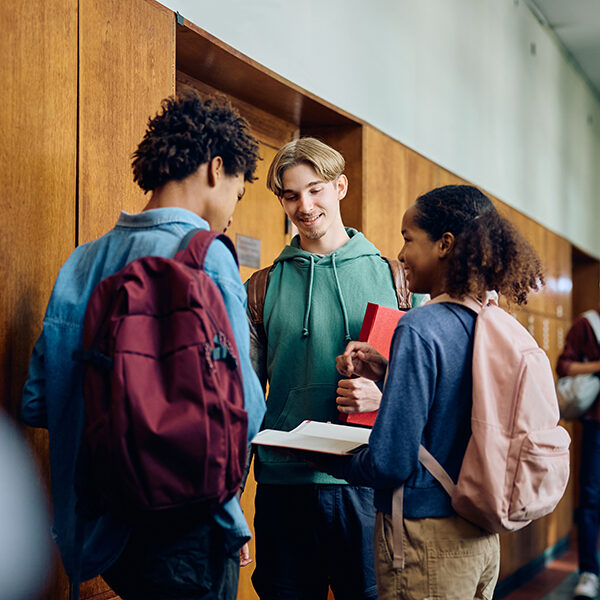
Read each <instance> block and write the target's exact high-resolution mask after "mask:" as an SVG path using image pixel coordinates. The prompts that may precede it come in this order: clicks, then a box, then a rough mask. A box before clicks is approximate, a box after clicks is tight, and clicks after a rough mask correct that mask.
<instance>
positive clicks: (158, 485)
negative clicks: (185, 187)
mask: <svg viewBox="0 0 600 600" xmlns="http://www.w3.org/2000/svg"><path fill="white" fill-rule="evenodd" d="M192 236H193V237H192ZM190 237H191V239H190V241H189V244H188V245H187V248H186V249H185V250H180V251H179V252H177V254H176V255H175V257H174V258H172V259H170V258H162V257H157V256H146V257H143V258H138V259H136V260H134V261H132V262H131V263H129V264H128V265H127V266H126V267H124V268H123V269H121V270H120V271H118V272H116V273H115V274H114V275H112V276H110V277H108V278H106V279H104V280H103V281H101V282H100V284H99V285H98V286H97V288H96V289H95V290H94V292H93V293H92V295H91V297H90V300H89V303H88V306H87V309H86V313H85V321H84V340H83V353H82V354H83V360H84V379H83V381H84V402H85V427H84V432H83V439H82V445H81V448H82V451H81V453H80V462H81V461H82V458H81V457H82V456H84V457H85V458H84V459H83V463H84V464H85V467H84V469H85V470H86V475H85V478H86V480H87V481H86V486H85V487H86V488H87V489H86V492H87V494H88V496H89V494H90V493H92V494H93V495H100V496H101V503H102V504H103V507H104V508H108V509H110V510H111V511H113V512H116V513H119V514H124V515H126V516H132V515H144V514H149V513H152V514H157V511H165V510H169V509H178V508H183V507H209V506H216V505H217V504H221V503H223V502H224V501H225V500H227V499H229V498H231V497H232V496H233V495H234V494H235V493H236V492H237V490H238V489H239V487H240V484H241V481H242V475H243V472H244V467H245V460H246V447H247V428H248V416H247V413H246V411H245V410H244V401H243V398H244V396H243V386H242V376H241V372H240V365H239V358H238V352H237V348H236V344H235V340H234V336H233V332H232V329H231V325H230V323H229V318H228V316H227V311H226V309H225V304H224V301H223V298H222V296H221V293H220V291H219V289H218V288H217V286H216V285H215V283H214V282H213V281H212V279H211V278H210V277H209V276H208V275H207V274H206V273H205V272H204V270H203V267H204V259H205V257H206V253H207V251H208V247H209V245H210V244H211V242H212V241H213V240H214V239H215V238H217V237H218V239H220V240H221V241H222V242H223V243H225V245H226V246H227V247H228V248H229V249H230V250H231V252H232V254H233V256H234V258H235V259H236V262H237V257H236V254H235V249H234V247H233V243H232V242H231V240H230V239H229V238H228V237H226V236H224V235H219V234H217V233H214V232H210V231H203V230H199V231H198V232H197V233H194V232H192V234H191V235H188V236H186V238H184V242H183V243H182V246H183V245H184V244H185V241H186V239H188V238H190ZM91 490H93V492H90V491H91ZM95 500H96V501H98V498H95Z"/></svg>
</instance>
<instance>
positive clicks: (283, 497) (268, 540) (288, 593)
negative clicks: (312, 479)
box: [252, 484, 377, 600]
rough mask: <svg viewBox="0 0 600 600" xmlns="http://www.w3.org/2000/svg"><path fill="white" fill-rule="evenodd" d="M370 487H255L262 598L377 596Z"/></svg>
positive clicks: (361, 599)
mask: <svg viewBox="0 0 600 600" xmlns="http://www.w3.org/2000/svg"><path fill="white" fill-rule="evenodd" d="M374 526H375V508H374V506H373V490H372V489H370V488H364V487H354V486H349V485H285V486H284V485H266V484H259V485H258V488H257V492H256V514H255V519H254V528H255V531H256V569H255V571H254V574H253V576H252V583H253V584H254V588H255V589H256V592H257V593H258V595H259V596H260V598H261V600H325V599H326V598H327V591H328V588H329V586H331V589H332V590H333V593H334V595H335V598H336V600H366V599H368V600H373V599H376V598H377V584H376V581H375V566H374V558H373V533H374Z"/></svg>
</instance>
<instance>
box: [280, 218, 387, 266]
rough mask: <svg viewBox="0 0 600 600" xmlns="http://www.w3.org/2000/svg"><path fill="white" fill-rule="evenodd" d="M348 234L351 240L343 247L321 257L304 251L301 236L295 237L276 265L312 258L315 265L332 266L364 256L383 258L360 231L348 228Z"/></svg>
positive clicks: (308, 260)
mask: <svg viewBox="0 0 600 600" xmlns="http://www.w3.org/2000/svg"><path fill="white" fill-rule="evenodd" d="M345 229H346V233H347V234H348V237H349V238H350V239H349V240H348V241H347V242H346V243H345V244H344V245H343V246H341V247H340V248H338V249H337V250H334V251H333V252H330V253H329V254H325V255H324V256H320V255H319V254H312V253H311V252H307V251H306V250H302V248H301V247H300V236H299V235H295V236H294V237H293V238H292V241H291V242H290V244H289V245H288V246H286V247H285V248H284V249H283V250H282V251H281V254H280V255H279V256H278V257H277V258H276V259H275V262H274V264H277V263H280V262H284V261H286V260H299V261H306V262H310V261H311V257H312V259H313V260H314V262H315V264H321V265H330V264H331V262H332V261H333V260H334V259H335V262H336V263H337V264H338V265H339V264H340V263H342V262H344V261H347V260H352V259H354V258H358V257H363V256H370V255H372V256H381V252H379V250H377V248H376V247H375V246H374V245H373V244H372V243H371V242H370V241H369V240H368V239H367V238H366V237H365V236H364V235H363V234H362V233H360V232H359V231H357V230H356V229H352V228H351V227H346V228H345Z"/></svg>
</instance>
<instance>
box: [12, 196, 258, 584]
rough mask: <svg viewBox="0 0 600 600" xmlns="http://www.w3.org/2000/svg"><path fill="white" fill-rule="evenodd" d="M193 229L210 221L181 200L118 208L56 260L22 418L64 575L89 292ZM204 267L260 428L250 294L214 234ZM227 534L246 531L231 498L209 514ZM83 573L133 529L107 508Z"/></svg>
mask: <svg viewBox="0 0 600 600" xmlns="http://www.w3.org/2000/svg"><path fill="white" fill-rule="evenodd" d="M192 228H201V229H208V223H207V222H206V221H204V220H203V219H201V218H200V217H199V216H197V215H196V214H194V213H192V212H190V211H188V210H185V209H182V208H159V209H153V210H148V211H145V212H142V213H139V214H135V215H131V214H128V213H125V212H123V213H121V216H120V218H119V220H118V221H117V224H116V225H115V227H114V228H113V229H112V230H111V231H109V232H108V233H107V234H106V235H104V236H103V237H101V238H99V239H97V240H95V241H93V242H90V243H88V244H84V245H82V246H79V247H78V248H76V249H75V251H74V252H73V253H72V254H71V256H70V257H69V259H68V260H67V262H66V263H65V264H64V265H63V267H62V268H61V270H60V272H59V274H58V277H57V280H56V283H55V285H54V289H53V291H52V295H51V297H50V302H49V304H48V308H47V310H46V315H45V317H44V322H43V330H42V333H41V335H40V337H39V339H38V340H37V342H36V344H35V347H34V350H33V356H32V358H31V362H30V365H29V377H28V379H27V382H26V384H25V389H24V391H23V400H22V407H21V416H22V419H23V421H24V422H25V423H27V424H28V425H31V426H33V427H45V428H47V429H48V431H49V438H50V469H51V474H52V496H53V501H54V525H53V535H54V538H55V540H56V542H57V544H58V547H59V549H60V552H61V556H62V560H63V563H64V566H65V570H66V571H67V574H69V575H70V576H75V577H76V576H77V571H78V570H79V569H78V564H77V563H78V560H77V554H78V553H77V551H76V546H77V544H76V543H75V530H76V519H77V516H76V514H75V503H76V495H75V487H74V477H75V463H76V459H77V451H78V448H79V442H80V439H81V432H82V429H83V422H84V405H83V397H82V370H81V365H80V364H79V363H77V362H76V361H74V360H73V359H72V354H73V351H74V350H76V349H80V348H81V345H82V339H83V318H84V314H85V309H86V306H87V302H88V299H89V297H90V295H91V293H92V291H93V290H94V288H95V287H96V286H97V285H98V283H99V282H100V281H101V280H102V279H104V278H106V277H108V276H109V275H111V274H113V273H114V272H115V271H117V270H119V269H121V268H122V267H124V266H125V265H126V264H127V263H129V262H130V261H132V260H134V259H136V258H139V257H141V256H149V255H153V256H165V257H171V256H173V255H174V254H175V252H176V251H177V250H178V249H179V245H180V243H181V240H182V238H183V237H184V236H185V234H186V233H187V232H188V231H190V230H191V229H192ZM205 271H206V272H207V273H208V275H209V276H210V277H211V279H212V280H213V281H214V282H215V283H216V285H217V286H218V288H219V290H220V291H221V294H222V295H223V299H224V301H225V307H226V309H227V313H228V315H229V319H230V321H231V326H232V328H233V333H234V336H235V340H236V343H237V347H238V351H239V354H240V359H241V369H242V377H243V382H244V402H245V408H246V410H247V412H248V439H249V440H251V439H252V438H253V437H254V435H255V434H256V433H257V432H258V430H259V428H260V424H261V422H262V419H263V416H264V412H265V406H266V405H265V401H264V394H263V391H262V388H261V385H260V383H259V381H258V379H257V377H256V375H255V373H254V370H253V369H252V366H251V364H250V358H249V330H248V321H247V317H246V304H247V295H246V291H245V289H244V287H243V285H242V282H241V279H240V273H239V270H238V268H237V265H236V264H235V261H234V260H233V257H232V256H231V253H230V252H229V250H228V249H227V248H226V247H225V246H224V244H222V243H221V242H219V241H217V242H215V243H213V244H212V245H211V246H210V248H209V250H208V253H207V255H206V261H205ZM214 518H215V520H216V521H217V523H219V525H221V526H222V527H223V528H224V529H225V530H226V534H227V542H228V546H229V549H230V550H233V549H237V548H239V547H241V546H242V545H243V544H244V543H245V542H246V541H247V540H248V539H249V538H250V530H249V528H248V525H247V523H246V521H245V519H244V515H243V514H242V509H241V507H240V504H239V501H238V499H237V498H233V499H231V500H229V501H228V502H227V503H226V504H224V505H223V506H222V507H221V509H220V510H218V511H217V512H216V513H215V514H214ZM83 531H84V534H83V538H84V539H83V560H82V564H81V579H82V580H86V579H89V578H91V577H95V576H96V575H97V574H98V573H102V572H103V571H105V570H106V569H107V568H108V567H109V566H110V565H111V564H112V563H113V562H114V561H115V560H116V559H117V558H118V557H119V555H120V553H121V551H122V550H123V548H124V546H125V544H126V542H127V540H128V538H129V534H130V528H129V527H128V526H126V525H124V524H123V523H122V522H119V521H118V520H117V519H116V518H114V517H113V516H112V515H111V514H105V515H103V516H102V517H100V518H99V519H97V520H95V521H86V522H85V525H84V529H83Z"/></svg>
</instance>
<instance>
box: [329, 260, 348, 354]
mask: <svg viewBox="0 0 600 600" xmlns="http://www.w3.org/2000/svg"><path fill="white" fill-rule="evenodd" d="M331 265H332V266H333V277H334V278H335V285H336V286H337V292H338V296H339V299H340V306H341V307H342V316H343V317H344V340H345V341H346V342H349V341H350V340H351V339H352V338H351V337H350V326H349V324H348V313H347V312H346V304H345V303H344V296H343V295H342V288H341V287H340V280H339V278H338V274H337V268H336V266H335V252H334V253H333V254H332V255H331Z"/></svg>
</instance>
